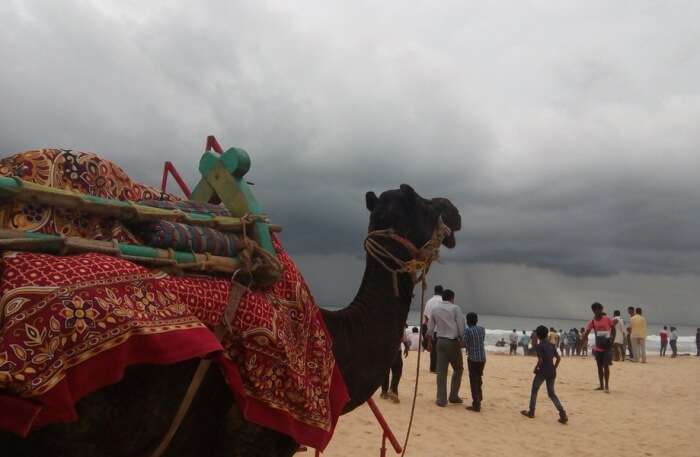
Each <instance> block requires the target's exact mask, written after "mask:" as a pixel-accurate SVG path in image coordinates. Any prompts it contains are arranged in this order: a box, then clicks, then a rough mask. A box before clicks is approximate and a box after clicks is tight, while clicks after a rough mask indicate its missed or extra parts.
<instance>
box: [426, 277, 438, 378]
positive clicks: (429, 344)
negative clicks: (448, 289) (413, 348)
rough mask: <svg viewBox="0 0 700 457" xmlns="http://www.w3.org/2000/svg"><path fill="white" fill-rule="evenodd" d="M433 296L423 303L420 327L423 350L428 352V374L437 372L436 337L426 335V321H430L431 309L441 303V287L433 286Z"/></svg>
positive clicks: (429, 334)
mask: <svg viewBox="0 0 700 457" xmlns="http://www.w3.org/2000/svg"><path fill="white" fill-rule="evenodd" d="M434 290H435V295H433V296H432V297H430V298H429V299H428V301H427V302H426V303H425V308H424V309H423V325H422V330H423V339H424V340H425V344H426V346H424V347H425V348H428V349H429V350H430V372H431V373H436V372H437V371H436V370H437V352H436V350H437V349H436V344H435V338H436V335H434V334H431V333H428V332H427V331H426V330H427V328H428V320H430V313H431V312H432V310H433V308H435V306H436V305H437V304H438V303H442V291H443V289H442V286H441V285H440V284H438V285H437V286H435V289H434Z"/></svg>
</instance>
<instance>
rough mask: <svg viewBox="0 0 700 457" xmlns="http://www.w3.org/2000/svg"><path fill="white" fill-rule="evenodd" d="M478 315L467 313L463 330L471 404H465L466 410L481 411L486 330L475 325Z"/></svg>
mask: <svg viewBox="0 0 700 457" xmlns="http://www.w3.org/2000/svg"><path fill="white" fill-rule="evenodd" d="M478 321H479V317H478V316H477V315H476V313H467V328H466V329H465V330H464V347H465V348H466V349H467V367H468V368H469V386H470V387H471V391H472V405H471V406H467V409H468V410H471V411H474V412H477V413H478V412H479V411H481V400H482V399H483V397H484V396H483V393H482V391H481V385H482V378H483V376H484V366H485V365H486V350H485V349H484V340H485V339H486V330H485V329H484V327H482V326H480V325H476V323H477V322H478Z"/></svg>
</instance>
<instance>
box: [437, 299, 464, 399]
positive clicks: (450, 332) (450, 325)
mask: <svg viewBox="0 0 700 457" xmlns="http://www.w3.org/2000/svg"><path fill="white" fill-rule="evenodd" d="M454 299H455V293H454V292H452V291H451V290H450V289H447V290H445V291H444V292H443V293H442V301H441V302H440V303H438V304H437V305H435V307H434V308H433V309H432V310H431V312H430V318H429V319H428V334H433V333H435V334H436V335H437V337H436V343H435V344H434V346H435V347H436V352H437V399H436V401H435V403H436V404H437V405H438V406H447V401H448V400H449V402H450V403H463V400H462V399H461V398H460V397H459V386H460V384H461V383H462V372H463V371H464V362H463V361H462V349H461V345H460V339H461V338H462V335H464V330H465V328H466V322H465V320H464V315H463V314H462V310H461V309H460V308H459V306H457V305H455V304H454ZM448 365H451V366H452V382H451V384H450V396H449V399H448V397H447V366H448Z"/></svg>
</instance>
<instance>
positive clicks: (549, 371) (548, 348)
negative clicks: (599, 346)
mask: <svg viewBox="0 0 700 457" xmlns="http://www.w3.org/2000/svg"><path fill="white" fill-rule="evenodd" d="M536 331H537V336H539V339H540V341H541V343H540V344H538V345H537V348H535V351H536V352H537V365H535V369H534V371H533V372H534V374H535V378H534V379H533V380H532V389H531V392H530V408H529V409H526V410H523V411H520V414H522V415H523V416H525V417H529V418H534V417H535V406H536V404H537V392H538V391H539V390H540V386H542V383H543V382H546V383H547V395H549V399H550V400H552V403H554V407H555V408H557V411H559V422H561V423H562V424H566V423H567V422H568V421H569V418H568V417H567V416H566V411H565V410H564V407H563V406H562V405H561V402H560V401H559V398H558V397H557V394H556V392H555V391H554V382H555V381H556V378H557V367H559V362H561V357H559V354H557V350H556V348H555V347H554V346H552V345H551V344H549V342H548V341H547V327H545V326H544V325H540V326H539V327H537V330H536ZM554 359H556V362H554Z"/></svg>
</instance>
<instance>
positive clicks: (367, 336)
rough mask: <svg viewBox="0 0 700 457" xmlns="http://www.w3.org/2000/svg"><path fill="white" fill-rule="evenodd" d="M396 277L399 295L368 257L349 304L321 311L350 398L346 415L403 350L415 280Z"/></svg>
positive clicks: (376, 384)
mask: <svg viewBox="0 0 700 457" xmlns="http://www.w3.org/2000/svg"><path fill="white" fill-rule="evenodd" d="M397 279H398V289H399V296H398V297H397V296H396V294H395V291H394V282H393V281H394V279H393V275H392V273H390V272H389V271H387V270H386V269H385V268H384V267H382V266H381V265H380V264H379V263H378V262H377V261H376V260H374V259H373V258H371V257H368V259H367V261H366V265H365V273H364V276H363V278H362V284H361V286H360V289H359V290H358V292H357V295H356V296H355V299H354V300H353V301H352V302H351V303H350V305H348V306H347V307H346V308H344V309H342V310H339V311H327V310H322V315H323V318H324V320H325V322H326V326H327V327H328V330H329V332H330V333H331V336H332V338H333V353H334V355H335V358H336V362H337V363H338V366H339V368H340V371H341V373H342V375H343V379H344V380H345V384H346V386H347V388H348V393H349V394H350V402H349V403H348V405H346V407H345V412H348V411H351V410H352V409H354V408H355V407H357V406H359V405H360V404H362V403H364V402H365V401H367V399H369V398H370V397H371V396H372V394H373V393H374V392H375V390H376V389H377V388H378V387H379V386H380V385H381V383H382V381H383V379H384V376H385V374H386V372H387V370H388V369H389V367H390V366H391V364H392V362H393V360H394V357H396V354H397V352H398V351H399V345H400V342H401V335H402V333H403V331H404V327H405V323H406V317H407V316H408V310H409V307H410V304H411V300H412V298H413V282H412V281H411V278H410V276H409V275H407V274H399V275H398V278H397Z"/></svg>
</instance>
